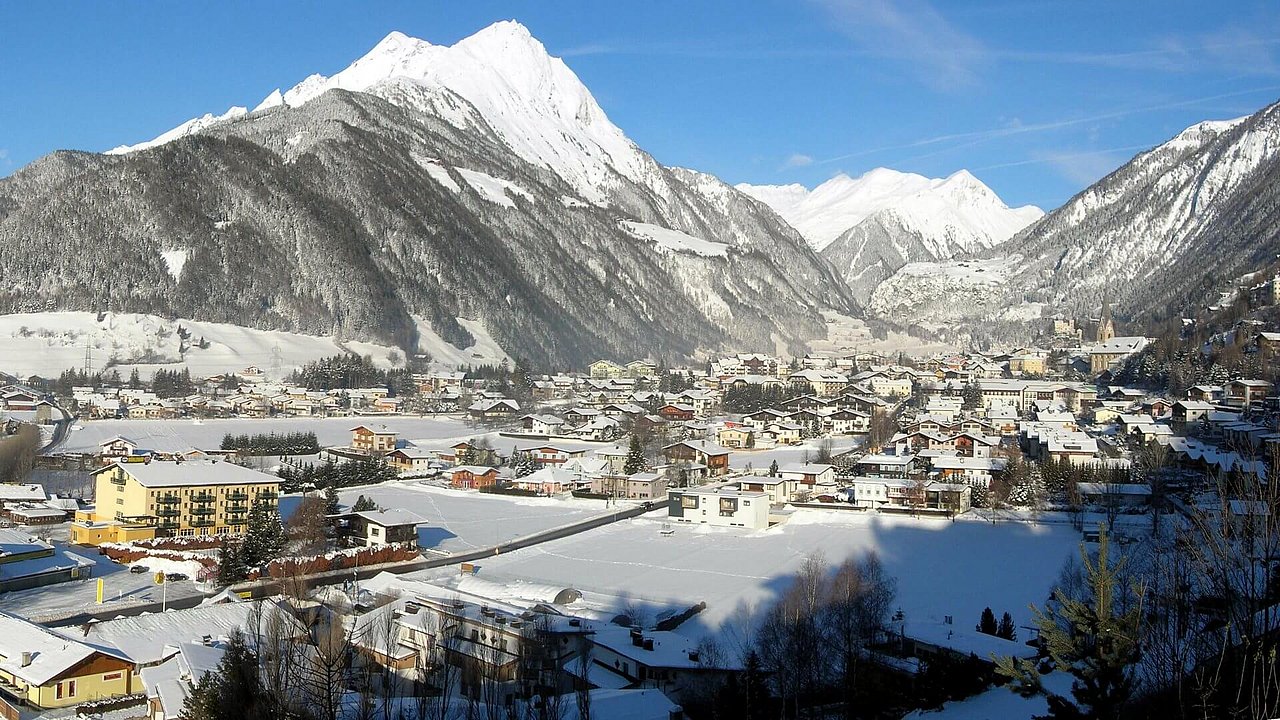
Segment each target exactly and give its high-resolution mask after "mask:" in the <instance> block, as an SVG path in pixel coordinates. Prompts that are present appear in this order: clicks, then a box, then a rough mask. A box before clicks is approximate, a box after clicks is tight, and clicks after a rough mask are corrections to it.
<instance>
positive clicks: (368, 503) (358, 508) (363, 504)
mask: <svg viewBox="0 0 1280 720" xmlns="http://www.w3.org/2000/svg"><path fill="white" fill-rule="evenodd" d="M377 509H378V504H377V503H375V502H374V501H372V500H370V499H369V498H367V497H365V496H363V495H361V496H360V497H358V498H356V504H355V505H352V506H351V511H352V512H365V511H367V510H377Z"/></svg>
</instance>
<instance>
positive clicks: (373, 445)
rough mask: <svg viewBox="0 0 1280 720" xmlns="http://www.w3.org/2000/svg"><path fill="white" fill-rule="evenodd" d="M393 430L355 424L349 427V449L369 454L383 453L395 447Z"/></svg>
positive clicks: (395, 435)
mask: <svg viewBox="0 0 1280 720" xmlns="http://www.w3.org/2000/svg"><path fill="white" fill-rule="evenodd" d="M398 435H399V433H398V432H396V431H395V430H388V429H387V428H385V427H381V428H371V427H369V426H367V425H357V426H356V427H353V428H351V449H353V450H355V451H356V452H362V453H366V454H369V455H383V454H386V453H389V452H391V451H392V450H395V449H396V437H397V436H398Z"/></svg>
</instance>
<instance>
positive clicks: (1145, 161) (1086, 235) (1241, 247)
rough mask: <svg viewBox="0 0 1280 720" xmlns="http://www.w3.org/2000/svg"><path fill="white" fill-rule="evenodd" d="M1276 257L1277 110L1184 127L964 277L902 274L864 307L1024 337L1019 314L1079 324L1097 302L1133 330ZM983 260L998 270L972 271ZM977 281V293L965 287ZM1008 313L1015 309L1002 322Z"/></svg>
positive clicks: (916, 270)
mask: <svg viewBox="0 0 1280 720" xmlns="http://www.w3.org/2000/svg"><path fill="white" fill-rule="evenodd" d="M1277 252H1280V104H1277V105H1271V106H1269V107H1266V108H1264V109H1262V110H1260V111H1259V112H1257V113H1255V114H1253V115H1251V116H1248V117H1244V118H1237V119H1234V120H1224V121H1212V122H1203V123H1199V124H1197V125H1193V126H1192V127H1190V128H1187V129H1186V130H1184V131H1183V132H1181V133H1179V134H1178V135H1177V136H1175V137H1174V138H1172V139H1171V140H1169V141H1168V142H1166V143H1164V144H1162V145H1160V146H1158V147H1156V148H1154V149H1152V150H1149V151H1147V152H1143V153H1141V154H1139V155H1137V156H1136V157H1134V158H1133V159H1132V160H1131V161H1129V162H1128V163H1126V164H1125V165H1123V166H1122V167H1120V168H1119V169H1117V170H1116V171H1115V172H1113V173H1111V174H1110V175H1108V176H1107V177H1105V178H1103V179H1102V180H1100V181H1098V182H1097V183H1095V184H1094V185H1092V186H1090V187H1089V188H1087V189H1085V190H1084V191H1083V192H1081V193H1080V194H1078V195H1076V196H1075V197H1074V198H1072V199H1071V200H1070V201H1068V202H1067V204H1065V205H1063V206H1062V207H1060V208H1058V209H1057V210H1054V211H1053V212H1051V213H1050V214H1048V215H1047V216H1045V218H1044V219H1043V220H1041V221H1040V222H1038V223H1036V224H1035V225H1033V226H1032V227H1030V228H1029V229H1028V230H1027V231H1025V232H1023V233H1021V234H1019V235H1017V236H1016V237H1014V238H1013V239H1011V240H1010V241H1008V242H1006V243H1004V244H1002V245H999V246H997V247H995V248H992V249H988V250H985V251H983V252H981V253H980V254H979V255H980V257H978V258H976V260H978V261H979V262H977V263H975V264H974V266H973V268H970V272H967V273H957V272H954V271H951V270H948V268H947V266H946V264H941V265H935V266H934V267H932V268H929V267H922V266H916V267H913V268H910V272H906V271H907V270H908V268H904V269H903V271H900V272H899V273H898V274H897V275H895V276H894V277H893V278H892V279H890V280H889V281H887V282H885V283H883V284H882V285H881V286H880V288H878V289H877V291H876V292H875V294H874V295H873V297H872V298H871V300H870V306H871V309H872V311H874V312H876V313H880V314H894V315H896V316H898V317H900V318H902V319H903V320H904V321H906V322H917V321H924V322H930V318H936V317H939V315H938V313H939V311H940V309H942V308H947V309H949V312H950V313H951V316H952V317H953V319H954V320H955V322H954V323H953V324H952V328H953V329H955V328H958V327H962V326H964V325H966V324H967V325H969V326H970V327H969V329H970V330H976V329H979V328H984V329H985V330H991V329H992V328H997V327H998V326H999V325H1000V323H1002V322H1005V321H1007V322H1008V323H1010V324H1011V325H1018V324H1021V326H1022V327H1023V328H1024V329H1025V330H1027V331H1032V330H1034V329H1035V328H1034V326H1033V325H1030V324H1027V323H1026V317H1025V315H1026V312H1025V308H1026V307H1035V308H1037V309H1043V310H1044V311H1045V312H1063V313H1067V314H1070V315H1073V316H1076V317H1081V316H1088V315H1090V314H1096V313H1097V312H1098V308H1099V307H1100V306H1101V304H1102V302H1103V301H1104V299H1105V300H1110V301H1111V303H1112V308H1113V310H1114V311H1115V313H1116V315H1117V316H1118V317H1119V318H1120V319H1121V321H1122V325H1123V324H1124V321H1126V320H1127V321H1130V322H1134V323H1135V324H1137V325H1138V326H1139V327H1140V326H1141V323H1142V322H1143V321H1147V320H1152V319H1161V318H1165V317H1176V316H1177V313H1180V312H1182V311H1183V310H1185V309H1186V308H1188V307H1191V306H1195V305H1197V304H1199V303H1203V302H1205V301H1206V300H1208V299H1211V298H1216V294H1217V291H1218V290H1219V289H1221V288H1223V287H1224V286H1225V285H1227V284H1228V283H1229V282H1231V280H1232V279H1233V278H1237V277H1240V276H1242V275H1245V274H1247V273H1249V272H1253V271H1255V270H1257V269H1259V268H1260V267H1262V266H1263V265H1265V264H1266V263H1268V262H1271V261H1273V260H1274V258H1275V257H1276V254H1277ZM987 264H994V265H996V266H999V272H987V273H978V272H976V271H975V270H974V268H977V267H984V266H985V265H987ZM931 278H932V280H931ZM935 281H936V282H935ZM974 283H977V284H978V285H981V287H982V289H981V291H980V292H978V293H974V292H972V290H973V288H972V287H971V286H972V285H973V284H974ZM958 285H961V286H964V287H957V286H958ZM1012 307H1022V308H1024V309H1023V310H1021V311H1019V312H1016V313H1014V314H1013V316H1010V315H1009V314H1008V309H1009V308H1012ZM957 309H959V310H957ZM957 312H959V313H960V315H963V318H960V317H956V313H957ZM965 321H967V322H965ZM1005 329H1006V330H1008V331H1009V332H1013V331H1014V330H1015V329H1016V328H1014V327H1008V328H1005Z"/></svg>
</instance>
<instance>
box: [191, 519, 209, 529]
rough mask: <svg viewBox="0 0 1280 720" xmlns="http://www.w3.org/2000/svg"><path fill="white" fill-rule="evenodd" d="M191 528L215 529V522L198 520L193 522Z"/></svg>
mask: <svg viewBox="0 0 1280 720" xmlns="http://www.w3.org/2000/svg"><path fill="white" fill-rule="evenodd" d="M191 527H213V520H208V519H200V518H197V519H195V520H192V521H191Z"/></svg>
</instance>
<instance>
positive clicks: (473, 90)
mask: <svg viewBox="0 0 1280 720" xmlns="http://www.w3.org/2000/svg"><path fill="white" fill-rule="evenodd" d="M401 80H405V81H408V82H411V83H413V84H416V85H418V86H420V87H421V88H422V89H423V90H426V91H428V92H430V91H448V92H449V93H452V94H454V95H456V96H458V97H460V98H462V99H463V100H465V101H466V102H467V103H469V104H470V105H471V107H473V108H474V109H475V111H476V112H478V113H479V115H480V116H481V117H483V118H484V120H485V121H486V122H487V123H488V124H489V126H490V127H491V128H492V129H493V130H494V131H496V132H497V133H498V135H499V136H500V137H501V138H502V139H503V140H504V141H505V143H506V144H507V145H508V146H509V147H510V148H511V149H512V150H514V151H515V152H516V154H518V155H519V156H520V157H521V158H523V159H524V160H526V161H528V162H530V163H532V164H534V165H538V166H541V167H545V168H547V169H549V170H551V171H552V172H554V173H556V174H557V175H559V176H560V178H561V179H563V180H564V181H565V182H567V183H569V184H570V185H571V186H573V188H574V189H575V191H577V193H578V194H579V195H581V196H582V197H583V198H586V199H588V200H590V201H592V202H601V201H604V200H606V199H607V198H608V197H609V191H610V190H615V189H617V188H618V186H619V183H618V176H621V177H622V178H625V179H627V180H630V181H631V182H633V183H637V184H644V185H646V186H648V187H649V188H650V189H652V190H655V191H657V192H658V193H659V194H664V193H665V192H666V190H667V189H666V188H663V187H662V183H661V182H660V181H658V177H657V176H659V175H660V173H658V172H656V170H657V168H656V163H654V161H653V159H652V158H650V157H649V156H648V155H646V154H645V153H644V152H643V151H641V150H640V149H639V148H637V147H636V146H635V144H634V143H632V142H631V140H629V139H628V138H627V136H626V135H625V134H623V132H622V131H621V130H620V129H618V127H617V126H616V125H614V124H613V123H612V122H610V121H609V118H608V117H606V116H605V114H604V111H603V110H601V109H600V106H599V105H597V104H596V101H595V98H594V97H592V95H591V93H590V91H588V90H587V88H586V86H585V85H583V84H582V82H581V81H579V80H578V77H577V76H576V75H574V73H573V71H572V70H570V69H569V67H568V66H567V65H565V64H564V61H562V60H560V59H559V58H554V57H551V56H550V55H548V54H547V52H546V49H545V48H544V47H543V46H542V44H541V43H540V42H538V41H537V40H536V39H535V38H534V37H533V36H532V35H531V34H530V33H529V31H528V29H526V28H525V27H524V26H523V25H521V24H520V23H517V22H515V21H505V22H499V23H495V24H493V25H491V26H489V27H487V28H485V29H483V30H481V31H480V32H478V33H476V34H475V35H472V36H471V37H468V38H465V39H463V40H461V41H459V42H458V43H456V44H454V45H452V46H442V45H432V44H431V43H429V42H426V41H425V40H418V39H416V38H412V37H409V36H407V35H404V34H403V33H399V32H393V33H391V34H389V35H387V37H385V38H384V39H383V40H382V41H381V42H379V43H378V44H377V45H376V46H375V47H374V48H373V49H372V50H370V51H369V52H368V53H367V54H366V55H365V56H364V57H361V58H360V59H359V60H356V61H355V62H354V63H352V64H351V65H350V66H349V67H347V68H346V69H345V70H342V71H341V72H339V73H337V74H335V75H333V76H331V77H325V76H323V75H312V76H310V77H308V78H306V79H305V80H303V81H302V82H300V83H298V84H297V85H295V86H294V87H293V88H292V89H290V90H287V91H285V92H283V93H281V92H280V91H279V90H276V91H274V92H272V93H271V94H270V95H268V96H267V98H266V99H264V100H263V101H262V102H261V103H260V104H259V105H258V106H257V108H255V111H257V110H267V109H270V108H273V107H277V106H280V105H287V106H289V107H300V106H302V105H304V104H306V103H308V102H310V101H312V100H314V99H315V98H317V97H319V96H320V95H322V94H324V93H325V92H327V91H329V90H333V89H340V90H348V91H352V92H366V93H368V92H372V93H374V94H378V93H379V92H380V91H382V90H384V89H385V88H386V87H388V86H389V85H393V84H394V83H396V82H397V81H401ZM233 110H237V109H234V108H233ZM238 110H239V115H243V114H244V109H243V108H238ZM239 115H235V114H232V113H228V114H226V115H222V116H218V117H212V116H208V115H206V116H205V117H204V118H201V119H200V120H194V121H190V122H188V123H185V124H184V125H182V126H179V127H178V128H175V129H174V130H171V131H169V132H167V133H165V134H164V135H161V136H160V137H159V138H156V139H155V140H152V141H149V142H145V143H141V144H139V145H135V146H132V147H126V148H118V149H117V150H114V151H112V152H121V151H124V152H127V151H130V150H135V149H143V148H146V147H154V146H155V145H157V144H160V143H163V142H168V141H170V140H173V139H174V138H175V137H179V136H182V135H187V134H191V133H193V132H199V131H201V130H204V129H206V128H208V127H209V126H210V125H211V124H213V123H216V122H222V121H227V120H234V119H236V117H239ZM454 119H455V120H461V117H460V116H455V117H454Z"/></svg>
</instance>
